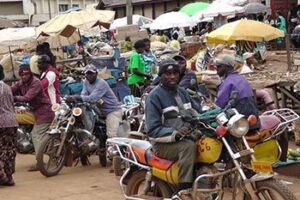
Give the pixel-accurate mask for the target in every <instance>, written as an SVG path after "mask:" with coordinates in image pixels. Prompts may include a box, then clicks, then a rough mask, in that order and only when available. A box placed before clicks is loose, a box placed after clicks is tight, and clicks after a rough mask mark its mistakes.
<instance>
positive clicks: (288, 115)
mask: <svg viewBox="0 0 300 200" xmlns="http://www.w3.org/2000/svg"><path fill="white" fill-rule="evenodd" d="M262 115H272V116H276V117H278V118H279V119H280V121H281V122H280V124H279V125H278V126H277V128H276V129H275V130H274V131H273V132H272V134H271V136H270V137H269V138H266V139H265V140H264V141H267V140H269V139H272V138H275V137H277V136H279V135H280V134H282V133H283V132H284V131H285V130H286V129H287V128H288V127H289V125H290V124H291V123H292V122H293V121H295V120H297V119H299V115H298V114H297V113H296V112H295V111H293V110H291V109H289V108H281V109H275V110H270V111H266V112H264V113H263V114H262Z"/></svg>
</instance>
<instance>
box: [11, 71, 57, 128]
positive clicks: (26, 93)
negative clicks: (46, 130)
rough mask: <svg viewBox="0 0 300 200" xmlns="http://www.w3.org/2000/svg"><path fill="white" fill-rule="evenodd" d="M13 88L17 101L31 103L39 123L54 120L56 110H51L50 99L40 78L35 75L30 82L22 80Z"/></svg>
mask: <svg viewBox="0 0 300 200" xmlns="http://www.w3.org/2000/svg"><path fill="white" fill-rule="evenodd" d="M11 89H12V92H13V95H14V100H15V101H16V102H24V103H29V105H30V106H31V107H32V108H33V110H32V112H33V115H34V116H35V119H36V124H37V125H39V124H43V123H51V122H52V121H53V119H54V112H53V111H52V110H51V103H50V99H49V97H48V96H46V94H45V93H44V92H43V88H42V83H41V81H40V80H39V79H38V78H36V77H34V76H33V77H32V80H30V81H29V83H23V82H22V81H21V80H20V81H18V82H17V83H16V84H14V85H13V86H12V87H11Z"/></svg>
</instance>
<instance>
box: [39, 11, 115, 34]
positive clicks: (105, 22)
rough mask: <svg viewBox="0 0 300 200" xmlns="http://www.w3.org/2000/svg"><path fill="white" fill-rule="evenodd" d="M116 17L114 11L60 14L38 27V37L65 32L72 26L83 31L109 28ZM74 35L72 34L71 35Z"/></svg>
mask: <svg viewBox="0 0 300 200" xmlns="http://www.w3.org/2000/svg"><path fill="white" fill-rule="evenodd" d="M114 17H115V12H114V11H109V10H87V9H86V10H80V11H72V12H69V13H66V14H60V15H57V16H55V17H54V18H52V19H51V20H49V21H47V22H46V23H45V24H42V25H41V26H39V27H37V29H36V34H37V36H38V35H40V34H41V33H45V34H48V35H52V34H55V33H58V32H61V31H63V29H64V28H65V27H67V26H68V25H71V26H73V27H75V28H79V29H81V30H88V29H90V28H91V27H92V26H95V25H102V26H107V27H109V24H110V23H112V22H113V20H114ZM70 34H71V35H72V33H70Z"/></svg>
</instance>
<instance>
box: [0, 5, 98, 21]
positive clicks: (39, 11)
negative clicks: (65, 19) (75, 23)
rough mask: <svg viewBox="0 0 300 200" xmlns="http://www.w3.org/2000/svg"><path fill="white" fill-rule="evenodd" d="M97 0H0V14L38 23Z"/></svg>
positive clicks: (84, 6)
mask: <svg viewBox="0 0 300 200" xmlns="http://www.w3.org/2000/svg"><path fill="white" fill-rule="evenodd" d="M98 2H99V1H98V0H0V16H1V17H5V18H8V19H12V20H19V21H23V22H25V23H28V24H30V25H40V24H42V23H44V22H46V21H48V20H49V19H50V18H52V17H54V16H55V15H57V14H59V13H62V12H65V11H67V10H70V9H78V8H80V9H82V8H86V7H87V6H89V5H91V4H93V5H95V6H96V5H97V4H98Z"/></svg>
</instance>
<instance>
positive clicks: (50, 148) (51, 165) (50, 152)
mask: <svg viewBox="0 0 300 200" xmlns="http://www.w3.org/2000/svg"><path fill="white" fill-rule="evenodd" d="M60 143H61V139H60V137H59V135H48V136H47V137H46V138H45V139H44V140H43V141H42V143H41V145H40V148H39V150H38V152H37V165H38V168H39V170H40V172H41V173H42V174H43V175H44V176H46V177H50V176H55V175H57V174H58V173H59V172H60V170H61V169H62V167H63V166H64V162H65V158H66V146H65V145H64V146H63V148H62V150H61V153H60V154H59V155H58V156H57V155H56V154H57V151H58V148H59V145H60Z"/></svg>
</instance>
